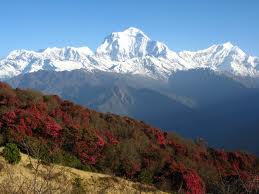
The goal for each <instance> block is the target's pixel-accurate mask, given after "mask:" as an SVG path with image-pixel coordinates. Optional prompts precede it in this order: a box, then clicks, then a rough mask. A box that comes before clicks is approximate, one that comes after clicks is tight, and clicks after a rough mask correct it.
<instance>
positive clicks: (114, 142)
mask: <svg viewBox="0 0 259 194" xmlns="http://www.w3.org/2000/svg"><path fill="white" fill-rule="evenodd" d="M104 135H105V136H106V137H107V138H108V141H109V143H111V144H112V145H117V144H118V143H119V141H118V140H117V139H116V137H114V136H113V134H112V133H111V132H110V131H107V130H106V131H105V132H104Z"/></svg>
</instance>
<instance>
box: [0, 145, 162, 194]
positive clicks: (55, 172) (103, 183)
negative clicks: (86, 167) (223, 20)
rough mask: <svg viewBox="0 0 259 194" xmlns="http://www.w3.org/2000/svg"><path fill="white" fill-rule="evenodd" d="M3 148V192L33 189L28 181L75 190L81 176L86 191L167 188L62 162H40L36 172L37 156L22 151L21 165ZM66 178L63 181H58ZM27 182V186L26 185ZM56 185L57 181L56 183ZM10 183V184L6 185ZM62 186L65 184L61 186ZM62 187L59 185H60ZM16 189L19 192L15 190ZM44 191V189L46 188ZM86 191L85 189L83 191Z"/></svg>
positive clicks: (0, 160)
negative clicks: (10, 161) (8, 157)
mask: <svg viewBox="0 0 259 194" xmlns="http://www.w3.org/2000/svg"><path fill="white" fill-rule="evenodd" d="M1 152H2V148H0V166H1V169H0V193H1V194H7V193H11V192H12V193H17V194H18V193H23V192H24V191H25V192H26V193H28V194H29V193H30V191H28V185H26V184H24V183H25V182H26V183H29V184H31V185H30V186H31V187H30V188H33V187H39V186H42V187H44V188H45V189H49V191H51V193H67V194H74V193H75V189H76V188H75V186H73V185H74V184H75V181H76V180H80V187H82V188H81V189H82V190H84V191H85V192H86V193H96V194H97V193H107V194H113V193H114V194H116V193H118V194H120V193H140V192H141V193H147V194H148V193H150V194H151V193H156V194H163V193H164V194H165V192H162V191H159V190H157V189H156V188H154V187H152V186H148V185H144V184H140V183H136V182H131V181H129V180H125V179H122V178H118V177H114V176H110V175H105V174H100V173H93V172H87V171H83V170H77V169H74V168H69V167H64V166H59V165H56V164H54V165H52V164H51V165H49V166H47V165H45V164H42V165H40V166H39V174H38V175H36V174H35V172H36V171H35V170H34V169H33V168H32V165H34V166H36V164H37V162H38V161H37V160H36V159H33V158H32V157H30V156H28V155H26V154H23V153H22V154H21V161H20V162H19V164H17V165H10V164H8V163H7V162H6V161H5V159H4V158H3V157H2V156H1ZM46 172H49V173H50V174H51V176H53V178H51V180H50V182H49V183H50V184H51V186H48V185H47V184H45V182H44V176H46ZM35 176H36V179H37V182H38V183H37V184H35V185H33V180H34V178H35ZM61 176H64V177H63V178H62V180H63V181H62V182H57V181H59V180H60V179H61ZM22 185H23V186H22ZM52 185H55V187H54V186H53V187H52ZM3 187H9V188H3ZM59 187H62V188H59ZM57 188H58V189H57ZM15 191H16V192H15ZM42 193H44V192H42ZM81 194H82V193H81Z"/></svg>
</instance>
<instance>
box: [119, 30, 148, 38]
mask: <svg viewBox="0 0 259 194" xmlns="http://www.w3.org/2000/svg"><path fill="white" fill-rule="evenodd" d="M120 33H122V34H126V35H129V36H138V35H142V36H143V37H146V38H147V39H149V38H148V36H147V35H146V34H145V33H144V32H143V31H142V30H140V29H138V28H135V27H129V28H126V29H125V30H123V31H122V32H120Z"/></svg>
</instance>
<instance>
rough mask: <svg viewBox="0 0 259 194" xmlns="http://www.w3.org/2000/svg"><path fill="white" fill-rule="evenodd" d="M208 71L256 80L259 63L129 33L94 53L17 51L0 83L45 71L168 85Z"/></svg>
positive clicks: (227, 48)
mask: <svg viewBox="0 0 259 194" xmlns="http://www.w3.org/2000/svg"><path fill="white" fill-rule="evenodd" d="M195 68H209V69H212V70H215V71H218V72H222V73H227V74H230V75H238V76H252V77H257V76H259V59H258V58H256V57H253V56H249V55H247V54H245V53H244V52H243V51H242V50H241V49H240V48H238V47H237V46H234V45H232V44H231V43H229V42H228V43H225V44H222V45H213V46H211V47H209V48H208V49H205V50H200V51H197V52H190V51H183V52H179V53H176V52H174V51H172V50H170V49H169V48H168V47H167V46H166V45H165V44H164V43H162V42H159V41H153V40H151V39H150V38H149V37H148V36H147V35H145V34H144V33H143V32H142V31H141V30H139V29H137V28H133V27H130V28H128V29H126V30H124V31H122V32H114V33H112V34H111V35H109V36H107V37H106V38H105V39H104V41H103V43H102V44H101V45H100V46H99V47H98V48H97V50H96V52H95V53H94V52H92V51H91V50H90V49H89V48H88V47H80V48H75V47H65V48H47V49H45V50H41V51H37V52H36V51H27V50H15V51H12V52H11V53H10V54H9V55H8V56H7V57H6V58H4V59H1V60H0V79H7V78H11V77H14V76H16V75H19V74H25V73H30V72H35V71H39V70H47V71H71V70H75V69H85V70H87V71H96V70H100V71H107V72H116V73H127V74H139V75H142V76H148V77H152V78H155V79H167V78H168V77H169V76H170V75H171V74H173V73H174V72H176V71H179V70H188V69H195Z"/></svg>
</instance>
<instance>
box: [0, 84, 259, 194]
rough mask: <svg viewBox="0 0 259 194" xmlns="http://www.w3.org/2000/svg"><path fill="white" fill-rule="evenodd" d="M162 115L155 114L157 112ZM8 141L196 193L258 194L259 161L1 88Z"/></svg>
mask: <svg viewBox="0 0 259 194" xmlns="http://www.w3.org/2000/svg"><path fill="white" fill-rule="evenodd" d="M154 111H155V110H154ZM0 127H1V129H0V132H1V136H0V141H1V142H0V144H1V145H3V144H6V143H7V142H14V143H16V144H17V145H19V147H20V149H21V150H23V149H24V147H23V145H24V144H25V143H26V145H29V146H32V147H33V146H37V147H40V148H41V149H42V152H44V153H46V156H47V158H45V159H46V160H49V161H52V162H54V163H60V164H63V165H67V166H71V167H74V168H79V169H85V170H91V171H98V172H103V173H109V174H115V175H117V176H122V177H126V178H128V179H131V180H134V181H140V182H143V183H148V184H154V185H155V186H156V187H158V188H159V189H161V190H164V191H171V192H172V191H182V192H185V193H188V194H202V193H205V192H207V193H222V192H223V191H224V190H226V189H229V190H231V191H232V193H253V192H254V193H256V192H258V189H259V184H258V181H259V177H258V173H259V163H258V162H259V161H258V158H256V157H255V156H253V155H250V154H247V153H242V152H227V151H223V150H216V149H213V148H210V147H208V146H207V145H205V144H204V143H203V142H202V141H195V142H193V141H190V140H186V139H183V138H181V137H179V136H177V135H176V134H174V133H166V132H163V131H161V130H160V129H158V128H154V127H152V126H149V125H147V124H145V123H144V122H139V121H136V120H133V119H131V118H128V117H121V116H117V115H114V114H103V113H99V112H96V111H93V110H90V109H87V108H83V107H81V106H79V105H76V104H73V103H72V102H69V101H66V100H62V99H60V98H59V97H58V96H54V95H53V96H51V95H42V94H41V93H40V92H36V91H33V90H21V89H12V88H11V87H10V86H8V85H7V84H5V83H0Z"/></svg>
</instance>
